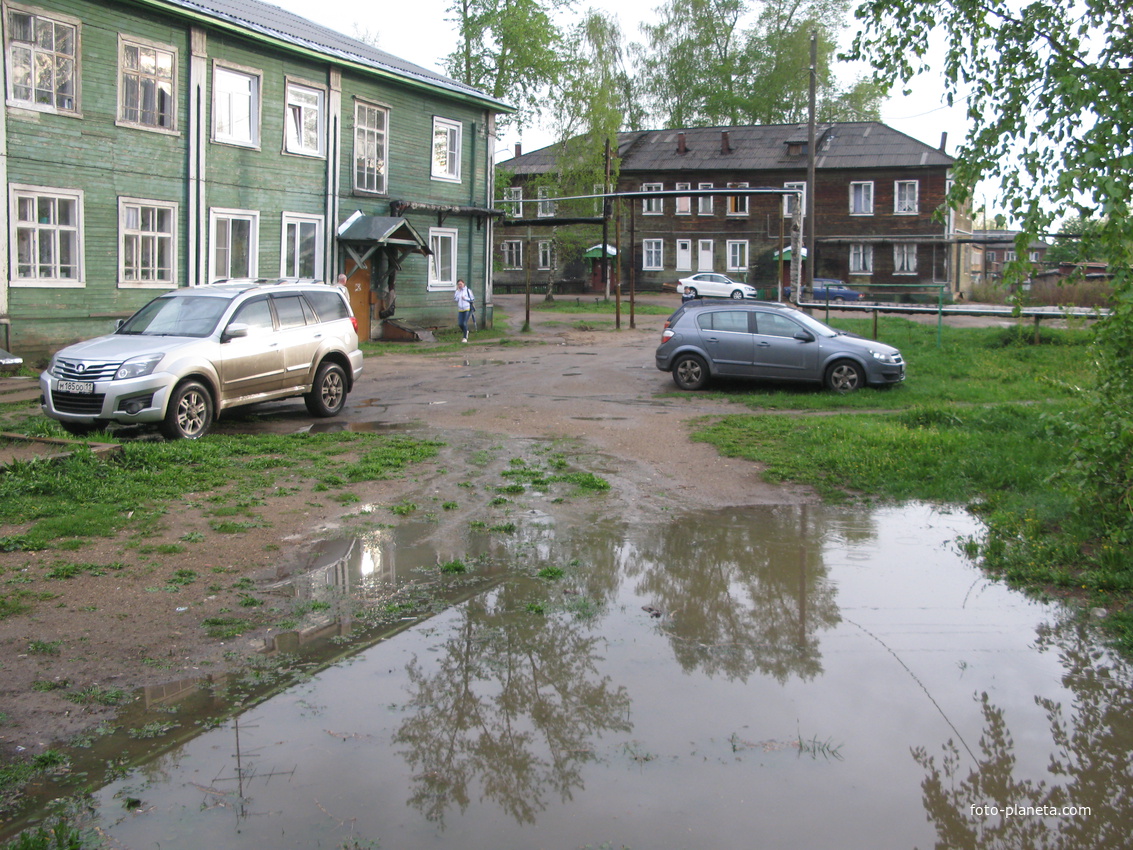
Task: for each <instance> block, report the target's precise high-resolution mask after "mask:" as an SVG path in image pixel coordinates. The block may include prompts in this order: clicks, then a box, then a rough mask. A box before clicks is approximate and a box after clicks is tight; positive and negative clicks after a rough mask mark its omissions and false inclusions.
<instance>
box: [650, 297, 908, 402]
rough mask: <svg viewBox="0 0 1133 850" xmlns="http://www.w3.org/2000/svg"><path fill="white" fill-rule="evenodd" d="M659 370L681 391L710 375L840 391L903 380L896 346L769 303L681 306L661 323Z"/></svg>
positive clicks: (695, 386) (694, 387)
mask: <svg viewBox="0 0 1133 850" xmlns="http://www.w3.org/2000/svg"><path fill="white" fill-rule="evenodd" d="M657 368H658V369H660V370H661V371H662V372H671V373H672V375H673V382H674V383H676V385H677V386H678V387H680V388H681V389H682V390H698V389H700V388H701V387H703V386H704V385H705V384H706V383H707V382H708V380H709V378H715V377H737V378H759V379H766V380H778V381H812V382H821V383H824V384H825V385H826V386H827V387H828V388H830V389H831V390H834V391H836V392H842V393H845V392H851V391H853V390H856V389H858V388H859V387H860V386H862V385H863V384H872V385H878V386H880V385H886V384H895V383H899V382H900V381H903V380H905V361H904V360H903V359H902V357H901V352H900V351H898V350H897V349H896V348H893V347H892V346H890V345H885V344H884V343H880V342H874V341H873V340H868V339H863V338H861V337H858V336H854V335H853V334H848V333H845V332H843V331H838V330H834V328H831V327H829V326H828V325H825V324H823V323H822V322H820V321H818V320H817V319H814V318H812V317H811V316H809V315H807V314H806V313H803V312H802V311H800V310H796V309H795V308H793V307H789V306H787V305H785V304H779V303H776V302H771V301H757V302H750V301H746V302H738V303H727V302H697V301H690V302H688V303H687V304H684V305H682V306H681V308H680V309H679V310H677V312H675V313H673V315H672V316H670V317H669V320H668V321H667V322H666V323H665V330H664V332H663V333H662V334H661V344H660V345H659V346H658V347H657Z"/></svg>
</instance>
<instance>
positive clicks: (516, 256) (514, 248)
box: [500, 239, 523, 271]
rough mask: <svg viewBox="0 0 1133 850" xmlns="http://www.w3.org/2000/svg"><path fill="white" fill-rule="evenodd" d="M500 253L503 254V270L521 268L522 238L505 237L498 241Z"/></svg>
mask: <svg viewBox="0 0 1133 850" xmlns="http://www.w3.org/2000/svg"><path fill="white" fill-rule="evenodd" d="M500 253H501V254H502V255H503V260H502V263H503V267H504V270H505V271H515V270H517V269H522V268H523V240H522V239H505V240H504V241H503V242H501V243H500Z"/></svg>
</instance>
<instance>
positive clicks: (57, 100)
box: [3, 4, 82, 116]
mask: <svg viewBox="0 0 1133 850" xmlns="http://www.w3.org/2000/svg"><path fill="white" fill-rule="evenodd" d="M3 10H4V14H5V16H6V18H7V20H5V21H4V37H5V45H4V60H5V62H6V63H7V64H6V70H7V74H6V76H7V79H8V91H7V98H8V105H9V106H16V107H19V108H21V109H33V110H35V111H37V112H50V113H53V114H58V115H74V116H79V114H80V111H81V100H80V96H79V95H80V93H81V89H82V69H81V67H80V60H81V58H82V22H81V21H80V20H79V19H78V18H71V17H68V16H66V15H59V14H56V13H54V12H52V13H51V14H50V15H46V14H43V13H42V12H40V11H39V10H38V9H33V8H30V7H26V6H21V5H15V4H4V6H3ZM12 13H15V14H17V15H26V16H29V17H30V18H31V19H32V21H31V26H32V29H33V30H35V31H36V33H35V35H33V38H34V39H35V40H34V41H30V42H28V41H17V40H16V39H15V38H13V36H12V34H13V32H14V30H15V27H14V26H13V25H12V18H11V15H12ZM41 22H43V23H50V24H51V25H52V49H50V50H48V49H46V48H44V47H41V46H40V45H39V37H38V29H39V26H40V25H41ZM60 28H69V29H71V30H73V33H72V35H71V45H70V48H71V49H70V52H67V51H65V50H64V51H60V50H59V49H57V48H58V37H57V35H58V31H59V29H60ZM17 54H20V55H21V56H24V55H26V62H25V61H19V62H17V58H16V57H17ZM48 63H49V64H50V66H51V69H52V83H53V84H52V89H51V103H43V102H41V101H40V99H39V94H40V93H39V92H37V91H36V87H35V86H36V80H35V77H36V69H37V68H42V67H43V66H44V64H48ZM17 65H19V66H26V70H27V75H28V81H27V85H20V86H19V88H26V89H27V90H28V91H27V97H22V96H19V95H17V82H16V79H17V77H18V76H19V74H18V73H17ZM68 66H69V76H70V80H69V83H70V91H69V92H68V91H66V86H64V91H63V92H60V90H59V89H60V86H59V79H60V77H63V78H64V79H66V77H67V76H68Z"/></svg>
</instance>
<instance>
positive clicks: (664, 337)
mask: <svg viewBox="0 0 1133 850" xmlns="http://www.w3.org/2000/svg"><path fill="white" fill-rule="evenodd" d="M676 335H677V332H676V331H674V330H673V329H672V328H665V330H663V331H661V342H662V343H666V342H668V341H669V340H671V339H672V338H673V337H675V336H676Z"/></svg>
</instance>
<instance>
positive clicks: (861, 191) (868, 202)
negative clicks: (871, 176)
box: [850, 180, 873, 215]
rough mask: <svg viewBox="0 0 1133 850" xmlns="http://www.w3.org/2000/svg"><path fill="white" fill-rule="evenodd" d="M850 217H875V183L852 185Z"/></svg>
mask: <svg viewBox="0 0 1133 850" xmlns="http://www.w3.org/2000/svg"><path fill="white" fill-rule="evenodd" d="M850 215H873V181H872V180H855V181H854V182H852V183H850Z"/></svg>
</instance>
